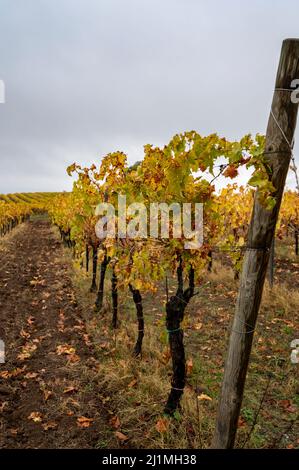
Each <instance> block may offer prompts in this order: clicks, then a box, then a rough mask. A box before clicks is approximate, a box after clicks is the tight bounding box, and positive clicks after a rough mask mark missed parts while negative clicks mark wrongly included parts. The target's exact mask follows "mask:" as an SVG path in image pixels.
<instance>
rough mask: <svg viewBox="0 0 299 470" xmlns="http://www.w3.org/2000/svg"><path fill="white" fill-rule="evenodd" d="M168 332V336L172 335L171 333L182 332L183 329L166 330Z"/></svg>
mask: <svg viewBox="0 0 299 470" xmlns="http://www.w3.org/2000/svg"><path fill="white" fill-rule="evenodd" d="M166 331H167V333H168V334H170V333H175V332H176V331H182V328H176V329H175V330H168V329H167V328H166Z"/></svg>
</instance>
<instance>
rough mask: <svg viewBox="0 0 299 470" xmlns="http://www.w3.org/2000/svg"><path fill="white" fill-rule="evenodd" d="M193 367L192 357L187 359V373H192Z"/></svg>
mask: <svg viewBox="0 0 299 470" xmlns="http://www.w3.org/2000/svg"><path fill="white" fill-rule="evenodd" d="M192 369H193V359H192V357H191V358H190V359H188V360H187V361H186V374H187V375H190V374H191V372H192Z"/></svg>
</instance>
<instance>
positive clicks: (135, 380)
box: [128, 379, 137, 388]
mask: <svg viewBox="0 0 299 470" xmlns="http://www.w3.org/2000/svg"><path fill="white" fill-rule="evenodd" d="M136 385H137V379H133V380H131V382H130V383H129V384H128V388H133V387H135V386H136Z"/></svg>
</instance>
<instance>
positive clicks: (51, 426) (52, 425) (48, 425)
mask: <svg viewBox="0 0 299 470" xmlns="http://www.w3.org/2000/svg"><path fill="white" fill-rule="evenodd" d="M42 426H43V428H44V430H45V431H49V429H55V428H57V426H58V424H57V423H55V422H54V421H49V422H48V423H44V424H43V425H42Z"/></svg>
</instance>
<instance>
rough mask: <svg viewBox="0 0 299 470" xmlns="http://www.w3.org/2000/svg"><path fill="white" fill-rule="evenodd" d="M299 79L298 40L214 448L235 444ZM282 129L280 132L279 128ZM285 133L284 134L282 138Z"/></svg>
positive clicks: (270, 135) (271, 127)
mask: <svg viewBox="0 0 299 470" xmlns="http://www.w3.org/2000/svg"><path fill="white" fill-rule="evenodd" d="M294 78H299V39H286V40H285V41H283V44H282V49H281V56H280V62H279V66H278V72H277V77H276V84H275V91H274V96H273V101H272V110H271V114H270V117H269V122H268V127H267V134H266V145H265V157H266V158H267V161H268V164H269V175H270V179H271V181H272V183H273V185H274V187H275V188H276V192H275V198H276V201H277V202H276V205H275V207H274V209H272V210H266V209H265V208H264V207H263V206H262V205H261V204H260V203H259V200H258V193H257V194H256V195H255V200H254V208H253V213H252V218H251V222H250V227H249V233H248V248H247V250H246V252H245V256H244V263H243V270H242V275H241V281H240V288H239V294H238V300H237V305H236V311H235V317H234V322H233V326H232V331H231V335H230V340H229V347H228V354H227V358H226V364H225V370H224V378H223V383H222V389H221V394H220V400H219V407H218V415H217V419H216V429H215V433H214V437H213V442H212V447H213V448H217V449H228V448H232V447H233V446H234V442H235V436H236V431H237V424H238V418H239V413H240V409H241V404H242V398H243V391H244V385H245V379H246V373H247V367H248V362H249V358H250V352H251V347H252V340H253V334H254V329H255V325H256V320H257V315H258V311H259V307H260V302H261V298H262V292H263V286H264V282H265V276H266V272H267V265H268V261H269V252H270V247H271V244H272V240H273V237H274V232H275V226H276V222H277V217H278V213H279V209H280V204H281V199H282V194H283V190H284V186H285V180H286V175H287V172H288V169H289V164H290V159H291V149H290V146H289V145H288V143H287V141H286V139H287V140H288V142H289V143H291V142H292V141H293V136H294V131H295V127H296V120H297V111H298V105H297V104H294V103H292V102H291V92H290V91H288V90H290V87H291V81H292V80H293V79H294ZM279 126H280V128H279ZM283 133H284V135H283Z"/></svg>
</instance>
